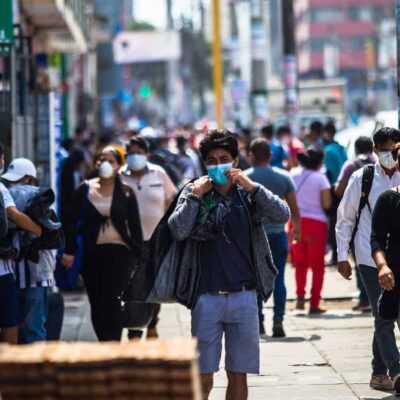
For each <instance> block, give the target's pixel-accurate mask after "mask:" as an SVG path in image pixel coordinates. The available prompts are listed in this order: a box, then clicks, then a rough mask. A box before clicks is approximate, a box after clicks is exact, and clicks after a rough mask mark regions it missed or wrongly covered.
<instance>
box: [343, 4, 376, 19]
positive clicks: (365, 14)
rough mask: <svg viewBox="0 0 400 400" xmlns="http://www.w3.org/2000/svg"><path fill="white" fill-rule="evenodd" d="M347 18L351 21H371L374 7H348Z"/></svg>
mask: <svg viewBox="0 0 400 400" xmlns="http://www.w3.org/2000/svg"><path fill="white" fill-rule="evenodd" d="M348 15H349V18H350V19H351V20H353V21H373V20H374V8H373V7H366V6H362V7H361V6H360V7H350V8H349V14H348Z"/></svg>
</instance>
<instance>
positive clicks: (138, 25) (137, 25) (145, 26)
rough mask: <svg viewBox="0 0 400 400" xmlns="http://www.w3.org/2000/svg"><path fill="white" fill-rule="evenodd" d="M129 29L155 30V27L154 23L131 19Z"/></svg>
mask: <svg viewBox="0 0 400 400" xmlns="http://www.w3.org/2000/svg"><path fill="white" fill-rule="evenodd" d="M131 30H132V31H155V30H156V28H155V26H154V25H151V24H149V23H148V22H144V21H132V23H131Z"/></svg>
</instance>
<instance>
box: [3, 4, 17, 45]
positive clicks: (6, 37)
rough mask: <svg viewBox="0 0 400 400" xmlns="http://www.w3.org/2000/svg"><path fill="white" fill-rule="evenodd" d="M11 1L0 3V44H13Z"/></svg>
mask: <svg viewBox="0 0 400 400" xmlns="http://www.w3.org/2000/svg"><path fill="white" fill-rule="evenodd" d="M13 25H14V18H13V0H1V1H0V44H3V43H7V44H12V43H13V42H14V26H13Z"/></svg>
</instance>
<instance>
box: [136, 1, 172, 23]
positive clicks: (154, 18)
mask: <svg viewBox="0 0 400 400" xmlns="http://www.w3.org/2000/svg"><path fill="white" fill-rule="evenodd" d="M165 4H166V1H165V0H133V5H134V11H133V15H134V16H135V19H137V20H138V21H146V22H149V23H151V24H152V25H155V26H157V27H158V28H164V27H165V25H166V15H165V14H166V6H165Z"/></svg>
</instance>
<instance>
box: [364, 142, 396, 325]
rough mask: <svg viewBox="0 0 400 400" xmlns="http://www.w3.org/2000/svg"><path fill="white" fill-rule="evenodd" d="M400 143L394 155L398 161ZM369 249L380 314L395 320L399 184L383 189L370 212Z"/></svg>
mask: <svg viewBox="0 0 400 400" xmlns="http://www.w3.org/2000/svg"><path fill="white" fill-rule="evenodd" d="M399 150H400V145H398V146H396V149H395V150H394V152H393V157H394V158H396V159H397V160H398V162H399V158H398V157H399V155H400V151H399ZM371 252H372V257H373V258H374V261H375V264H376V266H377V268H378V278H379V284H380V286H381V287H382V289H385V292H384V295H383V297H382V300H381V305H380V310H379V312H380V315H381V316H382V317H383V318H385V319H397V318H398V315H399V302H400V187H399V186H397V187H395V188H393V189H390V190H386V191H385V192H383V193H382V194H381V195H380V196H379V198H378V200H377V202H376V205H375V208H374V211H373V214H372V231H371Z"/></svg>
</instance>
